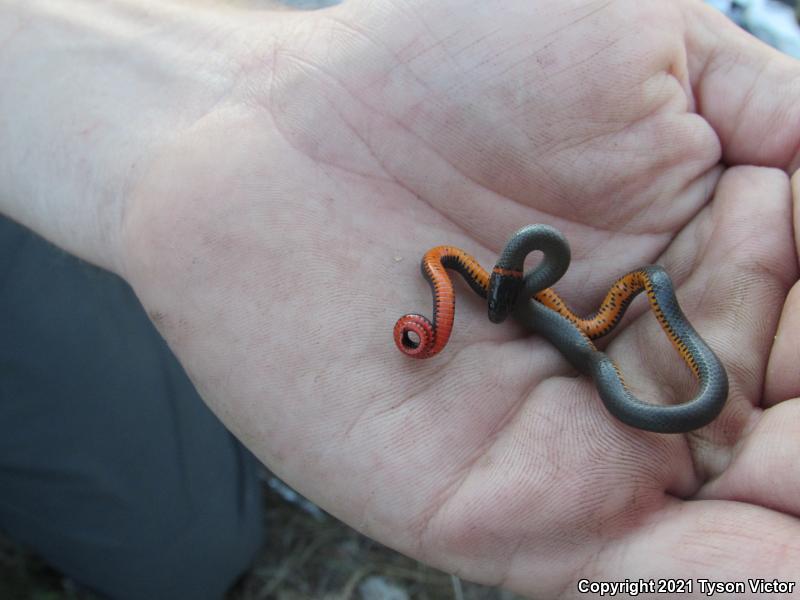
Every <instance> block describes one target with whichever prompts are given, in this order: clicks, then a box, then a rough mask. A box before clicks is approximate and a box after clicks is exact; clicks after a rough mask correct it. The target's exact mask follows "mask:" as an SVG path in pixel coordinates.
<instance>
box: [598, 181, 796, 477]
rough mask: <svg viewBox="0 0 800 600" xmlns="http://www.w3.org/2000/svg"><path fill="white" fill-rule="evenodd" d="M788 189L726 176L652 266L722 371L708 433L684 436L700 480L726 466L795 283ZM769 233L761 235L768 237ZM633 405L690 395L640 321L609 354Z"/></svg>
mask: <svg viewBox="0 0 800 600" xmlns="http://www.w3.org/2000/svg"><path fill="white" fill-rule="evenodd" d="M790 208H791V204H790V201H789V186H788V180H787V177H786V175H785V174H784V173H782V172H781V171H778V170H775V169H762V168H754V167H740V168H735V169H729V170H728V171H727V172H726V173H725V174H724V175H723V177H722V179H721V180H720V183H719V185H718V187H717V191H716V195H715V197H714V200H713V202H712V203H711V204H710V206H709V207H708V208H707V209H705V210H704V212H703V213H701V214H700V215H699V216H698V218H697V219H695V220H694V221H693V222H692V223H691V224H690V225H689V226H688V227H687V228H685V229H684V230H683V231H682V233H681V234H680V235H679V236H678V238H676V240H675V241H674V242H673V244H672V245H671V247H670V249H669V250H668V251H667V252H666V253H665V254H664V255H663V256H662V257H661V259H660V260H659V262H660V263H661V264H663V265H664V266H665V267H666V269H667V271H668V272H669V273H670V274H671V275H672V276H673V279H674V281H675V282H676V284H678V289H677V296H678V300H679V301H680V303H681V305H682V308H683V310H684V312H685V314H686V315H687V317H688V319H689V321H690V322H691V323H692V324H693V325H694V326H695V328H696V329H697V330H698V332H699V333H700V335H701V336H702V337H703V338H704V339H705V340H706V341H707V342H708V344H709V345H710V346H711V348H712V349H713V350H714V351H715V353H716V354H717V355H718V356H719V358H720V360H721V361H722V363H723V365H724V366H725V368H726V370H727V372H728V377H729V379H730V392H729V396H728V401H727V404H726V407H725V409H724V410H723V412H722V414H721V415H720V417H719V418H718V419H717V421H715V422H714V423H713V424H712V426H711V427H707V428H704V429H702V430H699V431H698V432H697V433H696V434H695V435H694V436H692V438H691V439H692V443H693V446H694V448H695V451H696V456H695V461H696V462H695V467H696V469H697V470H698V473H699V474H700V475H701V478H709V477H711V476H713V475H714V474H715V473H717V472H718V471H719V470H720V469H721V468H722V466H723V465H724V464H726V461H727V458H726V457H727V454H728V453H729V452H730V448H731V447H732V446H733V445H734V444H735V443H736V441H737V440H738V439H739V437H740V436H741V433H742V431H743V430H745V429H746V428H747V427H748V425H749V422H750V420H751V419H753V418H755V417H756V416H757V411H754V410H753V407H754V406H756V405H758V404H759V402H760V399H761V390H762V385H763V376H764V371H765V369H766V362H767V357H768V356H769V351H770V348H771V346H772V341H773V337H774V335H775V330H776V327H777V321H778V314H779V309H780V306H782V304H783V300H784V298H785V296H786V292H787V290H788V288H789V286H790V285H791V284H792V283H793V281H794V280H795V279H796V277H797V271H796V267H795V264H794V247H793V242H792V228H791V222H790ZM767 233H768V234H767ZM609 352H610V354H611V355H612V357H614V358H615V359H618V360H619V364H620V366H621V368H622V371H623V373H624V374H625V376H626V379H627V380H628V383H629V384H630V385H631V388H632V389H633V390H634V391H635V392H638V395H639V397H640V398H642V399H645V400H647V401H653V399H658V398H662V397H664V396H665V395H667V396H668V397H670V398H671V399H672V403H678V402H685V401H686V400H688V399H689V398H691V397H692V395H693V394H694V393H695V383H694V382H693V380H692V376H691V373H690V371H689V369H688V368H687V367H686V366H685V365H684V364H682V362H681V361H680V359H678V357H677V355H676V353H675V352H674V350H672V349H671V348H670V342H669V341H668V339H667V336H666V335H664V333H663V332H662V331H661V330H660V328H659V326H658V324H657V322H656V319H655V318H653V317H652V316H651V315H650V314H648V313H645V314H644V315H643V316H642V317H641V318H640V319H639V320H638V321H637V323H636V327H632V328H629V330H625V331H623V332H622V334H621V335H620V336H619V337H618V338H617V340H615V342H614V343H613V344H612V345H611V346H610V347H609Z"/></svg>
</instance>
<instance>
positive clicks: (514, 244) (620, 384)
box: [394, 224, 728, 433]
mask: <svg viewBox="0 0 800 600" xmlns="http://www.w3.org/2000/svg"><path fill="white" fill-rule="evenodd" d="M537 250H538V251H540V252H541V253H542V255H543V256H542V260H541V262H540V263H539V264H538V265H537V266H536V267H535V268H533V269H531V270H530V271H529V272H528V273H524V272H523V268H524V262H525V258H526V257H527V256H528V254H530V253H531V252H533V251H537ZM570 260H571V252H570V247H569V243H568V242H567V240H566V238H565V237H564V236H563V234H562V233H561V232H560V231H559V230H557V229H556V228H554V227H551V226H549V225H545V224H534V225H528V226H526V227H523V228H521V229H519V230H518V231H517V232H515V233H514V234H513V235H512V236H511V238H510V239H509V241H508V243H507V244H506V245H505V247H504V248H503V250H502V251H501V253H500V256H499V258H498V260H497V262H496V264H495V266H494V268H493V269H492V271H491V273H489V272H488V271H486V270H485V269H484V268H483V267H482V266H481V265H480V263H479V262H478V261H477V260H476V259H475V258H474V257H472V256H471V255H469V254H467V253H466V252H464V251H463V250H461V249H459V248H456V247H454V246H437V247H435V248H432V249H431V250H429V251H428V252H426V253H425V255H424V256H423V258H422V262H421V264H420V268H421V271H422V274H423V277H424V278H425V279H426V280H427V281H428V283H429V284H430V286H431V289H432V293H433V320H429V319H428V318H427V317H425V316H423V315H420V314H415V313H411V314H407V315H404V316H402V317H400V319H398V320H397V322H396V324H395V326H394V340H395V344H396V345H397V347H398V349H399V350H400V351H401V352H403V354H405V355H406V356H409V357H412V358H430V357H432V356H435V355H436V354H438V353H439V352H441V351H442V350H443V349H444V347H445V346H446V345H447V342H448V341H449V338H450V335H451V333H452V331H453V323H454V317H455V291H454V288H453V283H452V280H451V279H450V276H449V275H448V273H447V271H448V270H453V271H455V272H457V273H459V275H461V276H462V277H463V279H464V280H465V281H466V282H467V284H468V285H469V286H470V287H471V288H472V290H473V291H474V292H475V293H476V294H477V295H478V296H480V297H481V298H484V299H485V300H486V301H487V304H488V317H489V320H490V321H492V322H493V323H502V322H503V321H505V320H506V319H507V318H508V317H509V316H512V315H513V317H514V318H515V320H516V321H517V322H519V323H520V324H521V325H522V326H524V327H525V328H526V329H527V330H529V331H530V332H532V333H535V334H538V335H541V336H543V337H544V338H545V339H546V340H548V341H549V342H550V343H551V344H553V345H554V346H555V347H556V348H557V349H558V350H559V352H560V353H561V355H562V356H563V357H564V358H565V359H566V360H567V361H568V362H569V363H570V364H571V365H572V367H573V368H575V369H576V370H577V371H578V372H579V373H582V374H584V375H588V376H590V377H591V378H592V379H593V381H594V384H595V387H596V389H597V392H598V394H599V396H600V399H601V400H602V402H603V404H604V405H605V407H606V409H607V410H608V412H609V413H611V414H612V415H613V416H614V417H615V418H617V419H619V420H620V421H621V422H623V423H625V424H626V425H629V426H631V427H634V428H637V429H642V430H645V431H651V432H656V433H688V432H690V431H694V430H696V429H699V428H701V427H704V426H706V425H708V424H709V423H711V422H712V421H713V420H714V419H715V418H716V417H717V416H718V415H719V414H720V412H721V411H722V409H723V407H724V406H725V402H726V400H727V397H728V376H727V373H726V371H725V368H724V367H723V365H722V362H721V361H720V360H719V358H718V357H717V355H716V354H715V353H714V352H713V350H712V349H711V348H710V347H709V346H708V344H707V343H706V342H705V341H704V340H703V339H702V338H701V337H700V335H699V334H698V333H697V331H696V330H695V329H694V327H693V326H692V325H691V323H690V322H689V320H688V319H687V318H686V316H685V315H684V313H683V311H682V309H681V307H680V304H679V303H678V299H677V297H676V295H675V287H674V285H673V283H672V280H671V278H670V276H669V274H668V273H667V271H666V270H665V269H664V268H663V267H661V266H659V265H647V266H644V267H641V268H638V269H635V270H633V271H631V272H629V273H627V274H626V275H624V276H622V277H620V278H619V279H617V280H616V281H615V282H614V283H613V285H612V286H611V288H610V289H609V291H608V293H607V294H606V296H605V298H604V300H603V301H602V303H601V304H600V307H599V308H598V310H597V311H595V313H593V314H592V315H591V316H589V317H586V318H582V317H580V316H579V315H577V314H575V313H574V312H573V311H572V310H571V309H570V308H569V307H568V305H567V304H566V302H565V301H564V300H563V299H562V298H561V297H560V296H559V295H558V294H557V293H556V292H555V290H553V289H552V286H553V285H554V284H555V283H556V282H557V281H558V280H559V279H561V277H562V276H563V275H564V274H565V273H566V271H567V269H568V267H569V264H570ZM641 292H645V294H646V296H647V299H648V301H649V305H650V308H651V310H652V312H653V313H654V314H655V316H656V319H657V320H658V323H659V325H660V326H661V329H662V330H663V331H664V333H665V334H666V335H667V337H668V338H669V340H670V342H671V343H672V346H673V347H674V348H675V349H676V350H677V352H678V354H679V355H680V357H681V358H682V359H683V361H684V363H685V364H686V365H687V366H688V367H689V369H690V370H691V372H692V374H693V375H694V377H695V379H696V380H697V382H698V386H697V391H696V393H695V395H694V397H693V398H691V399H690V400H687V401H686V402H683V403H681V404H671V405H657V404H652V403H650V402H645V401H642V400H640V399H639V398H637V397H636V396H635V395H634V394H633V393H632V392H631V391H630V390H629V389H628V386H627V385H626V383H625V380H624V378H623V376H622V372H621V371H620V369H619V367H618V366H617V365H616V363H615V362H614V361H613V360H612V359H611V358H610V357H609V356H608V355H607V354H606V353H605V352H603V351H601V350H599V349H598V348H597V347H596V346H595V344H594V340H596V339H598V338H600V337H602V336H605V335H607V334H609V333H610V332H611V331H613V330H614V329H615V328H616V326H617V325H618V324H619V322H620V320H621V319H622V317H623V315H624V314H625V311H626V310H627V308H628V307H629V306H630V304H631V302H632V301H633V299H634V298H635V297H636V296H638V295H639V294H640V293H641Z"/></svg>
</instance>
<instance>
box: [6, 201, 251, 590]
mask: <svg viewBox="0 0 800 600" xmlns="http://www.w3.org/2000/svg"><path fill="white" fill-rule="evenodd" d="M0 529H2V530H3V531H5V532H6V533H7V534H8V535H9V536H10V537H12V538H14V539H16V540H18V541H19V542H21V543H23V544H25V545H26V546H29V547H31V548H32V549H34V550H35V551H36V552H37V553H38V554H40V555H41V556H42V557H43V558H44V559H45V560H47V561H48V562H50V563H51V564H52V565H53V566H55V567H56V568H58V569H59V570H61V571H63V572H64V573H65V574H67V575H69V576H71V577H72V578H74V579H75V580H76V581H78V582H80V583H82V584H84V585H86V586H88V587H90V588H92V589H94V590H96V591H98V592H100V593H102V594H104V595H108V596H111V597H113V598H147V599H158V598H169V599H180V598H192V599H202V598H218V597H220V596H221V595H222V594H223V593H224V591H225V589H226V588H227V587H228V586H229V585H230V584H231V583H232V582H233V580H234V579H235V578H236V577H237V575H239V574H240V573H241V572H242V571H243V570H245V569H246V568H247V566H248V563H249V561H250V560H251V558H252V557H253V555H254V553H255V552H256V550H257V549H258V546H259V544H260V542H261V530H262V523H261V494H260V491H259V486H258V481H257V476H256V462H255V460H254V459H253V457H252V456H251V455H250V454H249V453H248V452H247V451H246V450H245V449H244V448H243V447H242V446H241V445H240V444H239V443H238V442H237V441H236V440H235V439H234V438H233V436H232V435H231V434H230V433H228V432H227V431H226V430H225V428H224V427H223V426H222V425H221V424H220V422H219V421H218V420H217V419H216V417H214V416H213V415H212V414H211V412H210V411H209V410H208V409H207V408H206V406H205V405H204V404H203V402H202V401H201V400H200V398H199V397H198V395H197V393H196V392H195V390H194V388H193V386H192V384H191V383H190V382H189V380H188V378H187V377H186V375H185V373H184V371H183V369H182V368H181V366H180V365H179V364H178V362H177V361H176V360H175V358H174V357H173V355H172V354H171V352H170V351H169V349H168V348H167V346H166V344H165V343H164V341H163V340H162V339H161V337H160V336H159V335H158V333H157V332H156V331H155V329H154V328H153V327H152V325H151V324H150V322H149V321H148V319H147V317H146V316H145V313H144V311H143V309H142V307H141V306H140V304H139V302H138V301H137V299H136V297H135V296H134V294H133V293H132V291H131V289H130V288H129V287H128V286H127V285H126V284H125V283H124V282H123V281H122V280H120V279H119V278H118V277H116V276H114V275H111V274H109V273H107V272H105V271H103V270H100V269H97V268H95V267H92V266H91V265H88V264H86V263H84V262H82V261H79V260H77V259H75V258H73V257H71V256H69V255H67V254H65V253H64V252H61V251H60V250H58V249H56V248H55V247H53V246H52V245H50V244H48V243H47V242H45V241H43V240H42V239H41V238H39V237H37V236H35V235H33V234H32V233H30V232H29V231H27V230H26V229H24V228H22V227H20V226H18V225H16V224H14V223H12V222H10V221H8V220H6V219H3V218H2V217H0Z"/></svg>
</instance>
